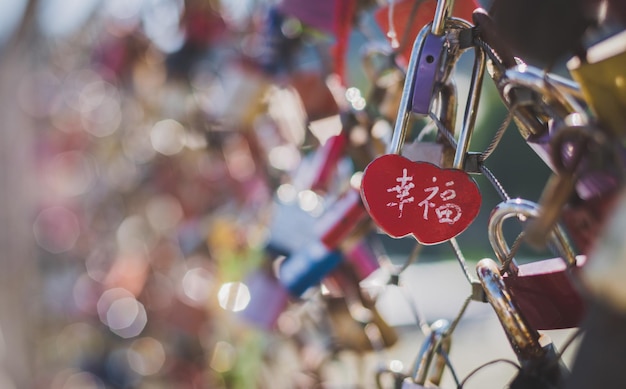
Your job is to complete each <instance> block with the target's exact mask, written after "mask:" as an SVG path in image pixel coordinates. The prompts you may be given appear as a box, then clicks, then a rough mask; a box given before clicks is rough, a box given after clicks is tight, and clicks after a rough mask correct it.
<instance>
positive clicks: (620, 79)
mask: <svg viewBox="0 0 626 389" xmlns="http://www.w3.org/2000/svg"><path fill="white" fill-rule="evenodd" d="M567 68H568V69H569V71H570V73H571V75H572V78H574V80H575V81H577V82H578V83H579V84H580V88H581V90H582V92H583V95H584V97H585V99H586V101H587V102H588V103H589V106H590V107H591V109H592V110H593V112H594V114H595V115H596V117H597V118H598V121H599V122H600V123H601V124H602V125H604V126H606V127H607V129H608V130H609V131H611V132H612V133H613V134H614V135H616V136H622V135H624V134H626V126H624V123H626V31H623V32H620V33H618V34H616V35H613V36H611V37H609V38H607V39H604V40H602V41H601V42H598V43H596V44H595V45H593V46H591V47H589V49H588V50H587V56H586V61H583V60H581V59H580V58H578V57H574V58H572V59H570V60H569V61H568V63H567Z"/></svg>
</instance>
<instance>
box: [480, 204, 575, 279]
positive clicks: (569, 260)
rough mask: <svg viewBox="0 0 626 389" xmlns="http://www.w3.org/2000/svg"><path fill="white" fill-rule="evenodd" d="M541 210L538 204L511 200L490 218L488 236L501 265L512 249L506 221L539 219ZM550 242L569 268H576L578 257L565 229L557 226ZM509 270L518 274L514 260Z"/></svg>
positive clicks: (497, 209)
mask: <svg viewBox="0 0 626 389" xmlns="http://www.w3.org/2000/svg"><path fill="white" fill-rule="evenodd" d="M540 213H541V209H540V207H539V205H538V204H536V203H534V202H532V201H529V200H524V199H519V198H517V199H509V200H506V201H503V202H501V203H500V204H498V205H497V206H496V207H495V208H494V209H493V211H492V212H491V215H490V216H489V223H488V227H487V235H488V238H489V243H490V244H491V247H492V248H493V250H494V252H495V254H496V257H497V258H498V260H499V261H500V263H502V264H503V263H504V261H505V260H506V258H507V256H508V255H509V253H510V248H509V246H508V244H507V242H506V240H505V239H504V232H503V230H502V227H503V224H504V221H505V220H506V219H509V218H511V217H520V216H522V217H524V218H536V217H539V215H540ZM549 241H550V242H551V243H552V245H553V246H554V248H555V249H556V250H557V251H558V252H559V253H560V254H561V258H562V259H563V260H564V261H565V263H566V265H567V266H568V267H573V266H576V255H575V254H574V250H573V249H572V246H571V244H570V243H569V241H568V239H567V237H566V236H565V233H564V232H563V229H562V228H561V227H560V226H559V225H558V224H557V225H555V227H554V228H553V229H552V231H551V232H550V239H549ZM509 270H510V271H511V272H512V273H517V265H516V264H515V262H514V261H513V260H512V261H511V265H510V267H509Z"/></svg>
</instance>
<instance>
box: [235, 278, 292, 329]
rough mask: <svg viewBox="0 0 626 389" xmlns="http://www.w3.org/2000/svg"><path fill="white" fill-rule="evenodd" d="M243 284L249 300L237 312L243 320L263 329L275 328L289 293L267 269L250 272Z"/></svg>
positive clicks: (287, 302) (285, 306) (287, 301)
mask: <svg viewBox="0 0 626 389" xmlns="http://www.w3.org/2000/svg"><path fill="white" fill-rule="evenodd" d="M244 284H245V285H246V286H247V287H248V290H249V291H250V302H249V303H248V305H247V306H246V308H245V309H244V310H242V311H240V312H239V317H241V318H242V319H243V320H244V321H246V322H248V323H250V324H252V325H254V326H255V327H259V328H261V329H264V330H268V331H271V330H273V329H275V328H276V324H277V321H278V318H279V317H280V315H281V314H282V313H283V312H284V311H285V309H286V308H287V306H288V304H289V293H288V292H287V290H286V289H285V288H284V287H283V286H282V285H281V283H280V282H279V281H278V279H277V278H276V277H275V276H274V275H273V274H272V272H271V271H270V270H269V269H266V268H259V269H256V270H254V271H252V273H250V274H249V275H248V276H247V277H246V279H245V281H244Z"/></svg>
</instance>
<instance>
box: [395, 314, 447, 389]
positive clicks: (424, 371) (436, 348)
mask: <svg viewBox="0 0 626 389" xmlns="http://www.w3.org/2000/svg"><path fill="white" fill-rule="evenodd" d="M449 329H450V324H449V323H448V321H446V320H443V319H441V320H437V321H436V322H434V323H433V324H431V326H430V333H429V334H428V335H427V336H426V339H425V340H424V342H423V343H422V347H421V349H420V352H419V354H418V356H417V359H416V361H415V367H414V369H413V372H412V374H411V377H407V378H405V379H404V381H402V389H423V388H426V387H428V388H433V387H438V386H439V384H440V383H441V378H442V376H443V373H444V369H445V366H446V361H445V357H444V356H443V355H442V353H446V354H447V353H449V352H450V345H451V338H450V334H449V332H448V331H449Z"/></svg>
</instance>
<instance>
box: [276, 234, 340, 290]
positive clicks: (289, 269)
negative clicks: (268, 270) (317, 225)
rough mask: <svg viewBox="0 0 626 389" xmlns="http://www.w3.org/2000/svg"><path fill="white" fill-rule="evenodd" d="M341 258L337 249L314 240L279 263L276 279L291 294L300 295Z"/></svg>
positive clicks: (324, 275) (319, 279)
mask: <svg viewBox="0 0 626 389" xmlns="http://www.w3.org/2000/svg"><path fill="white" fill-rule="evenodd" d="M342 259H343V255H342V254H341V252H340V251H339V250H332V249H329V248H328V247H326V245H324V244H323V243H322V242H314V243H312V244H309V245H307V246H306V247H305V248H304V249H303V250H298V251H296V252H294V253H293V254H292V255H290V256H289V257H287V258H286V259H285V260H284V261H283V262H282V263H281V264H280V267H279V270H278V279H279V280H280V283H281V284H282V285H283V286H284V287H285V289H287V290H288V291H289V293H290V294H291V295H292V296H296V297H300V296H302V295H303V294H304V292H306V291H307V290H308V289H309V288H311V287H312V286H315V285H318V284H319V283H320V282H321V281H322V279H324V277H326V275H328V273H330V272H331V271H332V270H334V269H335V268H336V267H337V266H338V265H339V263H340V262H341V261H342Z"/></svg>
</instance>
